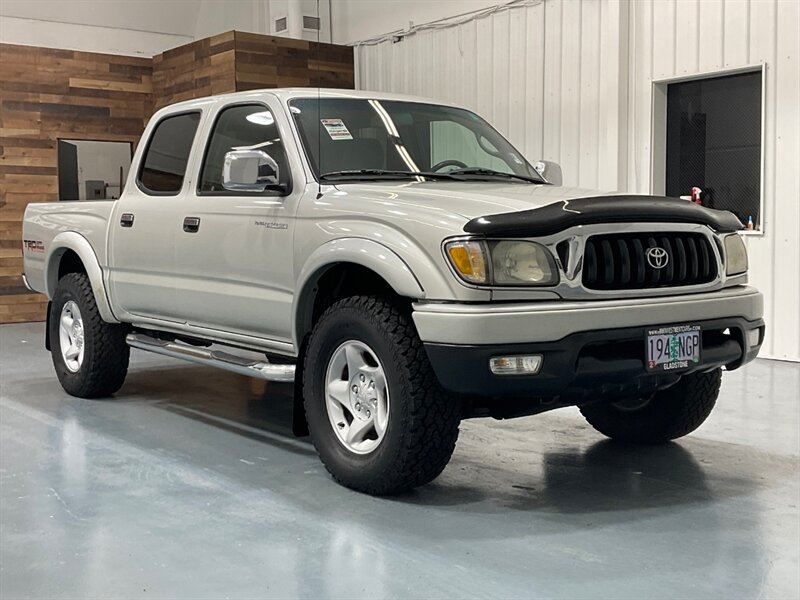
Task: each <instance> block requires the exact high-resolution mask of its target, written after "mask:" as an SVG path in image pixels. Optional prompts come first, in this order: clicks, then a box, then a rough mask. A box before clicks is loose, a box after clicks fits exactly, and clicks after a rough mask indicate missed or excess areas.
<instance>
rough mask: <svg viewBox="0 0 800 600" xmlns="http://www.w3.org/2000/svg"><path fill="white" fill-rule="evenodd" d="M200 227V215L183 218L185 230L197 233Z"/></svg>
mask: <svg viewBox="0 0 800 600" xmlns="http://www.w3.org/2000/svg"><path fill="white" fill-rule="evenodd" d="M199 229H200V217H186V218H185V219H184V220H183V230H184V231H185V232H186V233H197V232H198V230H199Z"/></svg>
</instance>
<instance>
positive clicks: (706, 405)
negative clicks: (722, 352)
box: [580, 369, 722, 444]
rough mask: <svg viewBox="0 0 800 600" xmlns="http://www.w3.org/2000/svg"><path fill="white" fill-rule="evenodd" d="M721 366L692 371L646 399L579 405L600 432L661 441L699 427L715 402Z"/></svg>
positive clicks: (648, 441) (646, 441)
mask: <svg viewBox="0 0 800 600" xmlns="http://www.w3.org/2000/svg"><path fill="white" fill-rule="evenodd" d="M721 382H722V369H714V370H713V371H709V372H708V373H692V374H689V375H684V376H683V377H681V379H680V381H678V383H676V384H675V385H673V386H672V387H669V388H667V389H665V390H661V391H658V392H656V393H654V394H652V395H651V396H648V397H646V398H631V399H628V400H620V401H618V402H609V403H596V404H587V405H586V406H581V407H580V410H581V413H583V416H584V417H585V418H586V420H587V421H588V422H589V424H590V425H591V426H592V427H594V428H595V429H596V430H597V431H599V432H600V433H602V434H604V435H606V436H608V437H610V438H613V439H617V440H622V441H625V442H632V443H637V444H661V443H664V442H668V441H670V440H674V439H676V438H679V437H683V436H684V435H687V434H689V433H691V432H692V431H694V430H695V429H697V428H698V427H700V425H702V424H703V422H704V421H705V420H706V418H707V417H708V415H709V414H711V410H712V409H713V408H714V404H716V401H717V396H719V388H720V384H721Z"/></svg>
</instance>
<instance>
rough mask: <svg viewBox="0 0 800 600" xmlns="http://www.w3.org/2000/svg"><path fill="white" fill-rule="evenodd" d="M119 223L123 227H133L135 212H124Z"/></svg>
mask: <svg viewBox="0 0 800 600" xmlns="http://www.w3.org/2000/svg"><path fill="white" fill-rule="evenodd" d="M119 224H120V225H121V226H122V227H133V214H131V213H122V216H121V217H120V218H119Z"/></svg>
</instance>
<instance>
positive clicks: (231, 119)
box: [176, 102, 305, 343]
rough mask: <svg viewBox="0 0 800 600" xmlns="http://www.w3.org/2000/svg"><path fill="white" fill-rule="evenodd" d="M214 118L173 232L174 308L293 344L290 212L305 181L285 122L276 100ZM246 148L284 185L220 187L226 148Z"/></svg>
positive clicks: (210, 324) (199, 320)
mask: <svg viewBox="0 0 800 600" xmlns="http://www.w3.org/2000/svg"><path fill="white" fill-rule="evenodd" d="M212 119H213V125H212V127H211V130H210V134H209V138H208V142H207V146H206V148H205V152H204V154H203V160H202V162H201V164H200V166H199V173H198V176H197V177H196V178H195V180H196V181H197V185H196V186H195V187H194V189H192V190H191V191H190V192H189V193H188V194H187V195H186V197H185V199H184V201H183V215H184V219H185V225H186V226H185V227H184V229H183V231H181V232H178V234H177V241H176V251H177V261H178V264H180V265H181V267H182V271H183V272H182V275H181V278H180V280H179V285H178V289H177V291H176V294H177V299H176V300H177V304H178V307H179V310H180V312H181V314H182V315H184V317H185V319H186V321H187V323H188V324H189V325H190V326H191V327H193V328H198V329H206V330H208V329H211V330H216V331H220V332H227V333H233V334H239V335H248V336H255V337H259V338H268V339H270V340H275V341H280V342H287V343H291V333H292V332H291V329H292V327H291V323H292V299H293V286H294V272H293V245H294V244H293V243H294V216H295V213H296V211H297V206H298V203H299V201H300V198H301V196H302V193H303V190H304V188H305V185H304V181H299V180H298V181H297V182H296V183H295V182H294V180H293V178H292V168H291V162H290V161H289V160H288V159H287V152H286V150H285V149H284V140H287V139H288V140H290V139H291V137H290V134H289V132H290V130H289V123H288V121H287V120H286V119H285V116H284V113H283V112H282V111H281V110H280V107H279V106H269V105H268V104H265V103H260V102H259V103H254V102H249V103H242V104H227V105H224V104H221V105H219V106H218V107H217V109H216V114H214V115H212ZM249 149H253V150H256V149H258V150H261V151H264V152H266V153H267V154H269V155H270V156H271V157H272V158H273V159H274V160H275V162H276V163H277V165H278V170H279V182H280V184H281V185H282V186H283V189H268V190H266V191H264V192H242V191H229V190H226V189H225V188H224V187H223V185H222V172H223V165H224V161H225V154H226V153H227V152H229V151H231V150H249ZM289 154H291V153H289ZM298 168H299V163H298ZM297 172H299V171H297Z"/></svg>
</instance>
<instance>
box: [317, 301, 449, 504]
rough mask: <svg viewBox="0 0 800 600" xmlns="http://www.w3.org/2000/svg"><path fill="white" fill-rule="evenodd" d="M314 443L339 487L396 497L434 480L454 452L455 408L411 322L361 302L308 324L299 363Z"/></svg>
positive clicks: (388, 306) (385, 307)
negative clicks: (303, 354)
mask: <svg viewBox="0 0 800 600" xmlns="http://www.w3.org/2000/svg"><path fill="white" fill-rule="evenodd" d="M303 396H304V402H305V410H306V420H307V421H308V427H309V431H310V433H311V437H312V440H313V442H314V446H315V447H316V449H317V452H318V453H319V456H320V458H321V459H322V462H323V464H324V465H325V467H326V468H327V469H328V471H329V472H330V473H331V475H333V477H334V478H335V479H336V480H337V481H338V482H340V483H341V484H343V485H345V486H347V487H349V488H352V489H355V490H358V491H361V492H366V493H368V494H376V495H383V494H392V493H397V492H401V491H404V490H407V489H410V488H413V487H416V486H419V485H423V484H425V483H428V482H429V481H431V480H433V479H434V478H435V477H436V476H438V475H439V473H441V472H442V470H443V469H444V468H445V466H446V465H447V462H448V461H449V460H450V456H451V455H452V453H453V449H454V448H455V443H456V438H457V437H458V425H459V423H460V420H461V408H460V404H459V403H458V402H457V401H456V400H455V399H453V398H451V397H450V396H449V395H448V394H446V393H445V391H444V390H443V389H442V388H441V387H440V385H439V382H438V381H437V379H436V376H435V374H434V373H433V370H432V368H431V366H430V363H429V361H428V357H427V355H426V354H425V349H424V348H423V346H422V342H420V340H419V337H418V336H417V333H416V330H415V329H414V325H413V323H412V322H411V319H410V317H409V316H408V315H407V314H406V313H405V312H404V311H402V310H401V309H400V308H398V307H397V306H395V305H394V304H392V303H391V302H389V301H387V300H384V299H380V298H374V297H366V296H357V297H352V298H346V299H344V300H341V301H339V302H337V303H335V304H333V305H332V306H331V307H330V308H329V309H328V310H327V311H326V312H325V314H323V315H322V317H321V318H320V320H319V321H318V322H317V324H316V325H315V327H314V330H313V332H312V334H311V339H310V340H309V344H308V351H307V353H306V359H305V364H304V367H303Z"/></svg>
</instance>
